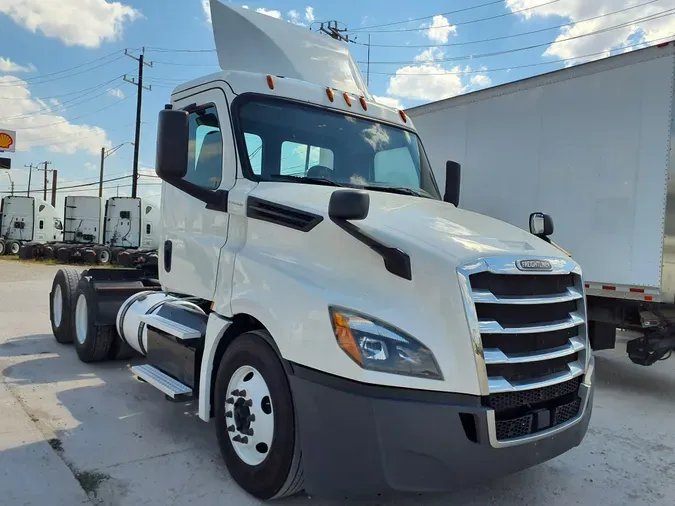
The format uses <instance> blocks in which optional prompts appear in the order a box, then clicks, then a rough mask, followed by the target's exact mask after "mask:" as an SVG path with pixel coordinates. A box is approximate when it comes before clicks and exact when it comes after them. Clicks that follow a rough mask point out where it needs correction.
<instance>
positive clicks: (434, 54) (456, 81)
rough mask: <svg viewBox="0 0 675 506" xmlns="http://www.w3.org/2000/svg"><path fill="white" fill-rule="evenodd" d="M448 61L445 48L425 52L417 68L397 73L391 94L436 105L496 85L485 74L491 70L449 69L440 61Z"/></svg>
mask: <svg viewBox="0 0 675 506" xmlns="http://www.w3.org/2000/svg"><path fill="white" fill-rule="evenodd" d="M444 57H445V54H444V53H443V50H442V49H441V48H438V47H430V48H428V49H425V50H424V51H422V52H421V53H419V54H418V55H417V56H416V57H415V62H417V64H414V65H406V66H405V67H401V68H399V69H397V70H396V75H394V76H392V77H391V78H390V79H389V86H388V88H387V94H388V95H389V96H391V97H397V98H406V99H411V100H424V101H434V100H442V99H444V98H450V97H454V96H456V95H461V94H462V93H466V92H468V91H472V90H475V89H478V88H482V87H485V86H489V85H490V84H492V81H491V80H490V78H489V77H488V76H487V75H486V74H483V73H481V72H482V71H485V70H487V68H485V67H481V68H478V69H472V68H471V67H470V66H468V65H467V66H466V67H460V66H459V65H456V66H454V67H451V68H447V67H446V66H445V65H444V64H443V63H442V62H441V61H440V60H442V59H443V58H444ZM476 71H478V73H476Z"/></svg>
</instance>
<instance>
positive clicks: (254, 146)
mask: <svg viewBox="0 0 675 506" xmlns="http://www.w3.org/2000/svg"><path fill="white" fill-rule="evenodd" d="M244 140H245V141H246V151H248V153H249V155H248V159H249V160H250V161H251V169H252V170H253V173H254V174H255V175H257V176H259V175H260V174H262V157H263V153H262V151H263V145H262V139H261V138H260V136H259V135H256V134H250V133H245V134H244Z"/></svg>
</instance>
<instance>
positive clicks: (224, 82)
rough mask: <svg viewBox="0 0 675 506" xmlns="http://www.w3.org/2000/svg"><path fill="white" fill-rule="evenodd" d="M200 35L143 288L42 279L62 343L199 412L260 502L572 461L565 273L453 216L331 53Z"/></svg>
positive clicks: (259, 21) (179, 95) (288, 43)
mask: <svg viewBox="0 0 675 506" xmlns="http://www.w3.org/2000/svg"><path fill="white" fill-rule="evenodd" d="M211 11H212V19H213V28H214V34H215V39H216V47H217V50H218V56H219V59H220V62H221V67H223V69H225V70H223V71H222V72H219V73H216V74H212V75H210V76H206V77H204V78H202V79H198V80H196V81H193V82H190V83H187V84H185V85H183V86H180V87H179V88H177V89H176V90H175V91H174V93H173V94H172V97H171V104H168V105H167V106H166V108H165V110H163V111H161V112H160V118H159V128H158V138H157V161H156V170H157V174H158V175H159V176H160V177H161V178H162V180H163V189H162V205H161V229H160V230H161V234H162V238H161V241H160V254H159V268H158V272H157V278H156V279H153V276H151V275H149V274H148V273H141V274H138V275H137V276H136V277H134V276H133V275H131V274H129V273H128V272H123V273H118V274H116V273H115V271H114V270H113V269H107V270H106V272H99V271H97V270H95V269H93V270H89V271H88V272H86V273H85V274H84V275H83V276H81V278H80V279H79V281H77V286H75V287H73V285H72V281H68V280H67V279H66V278H67V277H68V276H67V275H66V274H62V275H61V277H60V278H59V277H58V276H59V274H57V278H58V279H57V278H55V281H54V288H53V289H52V292H51V294H50V296H51V298H52V299H53V300H55V302H53V304H52V313H53V315H52V326H53V329H54V332H55V336H56V337H57V339H60V340H62V341H68V339H70V340H71V341H72V342H74V344H75V346H76V349H77V351H78V355H79V356H80V358H81V359H82V360H85V361H98V360H104V359H106V358H109V357H110V355H109V349H111V347H113V346H114V344H113V343H114V342H118V341H116V340H115V339H119V340H121V342H123V343H124V345H125V346H129V347H131V348H133V349H134V350H136V352H138V353H140V354H141V355H143V356H145V357H146V360H147V363H146V364H144V365H140V366H134V368H133V370H134V372H135V373H136V374H137V375H138V376H139V377H141V378H143V379H144V380H145V381H147V382H148V383H150V384H151V385H153V386H155V387H156V388H158V389H159V390H160V391H162V392H163V393H164V394H166V395H167V396H169V397H170V398H171V399H173V400H182V399H193V398H196V399H198V414H199V417H200V418H201V419H203V420H204V421H208V420H210V419H211V418H215V426H216V433H217V436H218V442H219V445H220V449H221V452H222V454H223V457H224V459H225V462H226V464H227V466H228V469H229V471H230V473H231V474H232V477H233V478H234V480H235V481H236V482H237V483H238V484H239V485H240V486H241V487H243V488H244V489H245V490H246V491H248V492H249V493H250V494H252V495H254V496H255V497H258V498H260V499H271V498H278V497H283V496H286V495H291V494H294V493H296V492H298V491H300V490H303V489H304V490H306V491H308V492H309V493H312V494H315V493H316V494H323V495H338V496H339V495H343V494H349V493H359V494H360V493H365V494H370V493H379V492H383V491H388V490H400V491H438V490H448V489H453V488H456V487H458V486H460V485H466V484H467V483H475V482H478V481H482V480H485V479H488V478H492V477H497V476H503V475H505V474H508V473H511V472H515V471H518V470H521V469H524V468H527V467H530V466H532V465H535V464H537V463H540V462H543V461H545V460H548V459H550V458H553V457H555V456H557V455H559V454H561V453H563V452H565V451H567V450H569V449H570V448H572V447H574V446H576V445H578V444H580V442H581V441H582V439H583V437H584V434H585V433H586V429H587V426H588V423H589V420H590V416H591V409H592V397H593V370H594V365H593V358H592V356H591V353H590V349H589V347H588V340H587V336H586V329H585V299H584V288H583V286H584V285H583V281H582V273H581V269H580V268H579V266H578V265H577V264H576V263H575V262H574V260H572V259H571V258H569V257H568V256H567V255H565V254H564V253H563V252H561V251H560V250H559V249H557V248H555V247H554V246H553V245H551V244H549V243H547V242H546V241H543V240H541V239H540V238H538V237H535V236H534V235H532V234H529V233H527V232H525V231H524V230H521V229H519V228H517V227H514V226H511V225H507V224H505V223H503V222H500V221H498V220H495V219H492V218H488V217H485V216H482V215H479V214H476V213H471V212H467V211H462V210H460V209H458V208H457V201H458V195H459V181H460V177H459V167H458V166H457V165H456V164H452V163H449V164H448V167H447V177H446V184H445V188H444V189H443V191H441V189H440V188H439V187H438V185H437V184H436V181H435V178H434V176H433V173H432V170H431V167H430V166H429V162H428V160H427V157H426V155H425V152H424V148H423V144H422V140H421V139H420V138H419V137H418V135H417V133H416V131H415V128H414V125H413V124H412V121H411V120H410V118H408V117H407V115H406V114H405V113H403V112H402V111H397V110H394V109H391V108H388V107H384V106H382V105H379V104H377V103H376V102H375V101H374V100H373V98H372V96H371V95H370V93H369V92H368V90H367V88H366V86H365V84H364V83H363V79H362V78H361V75H360V73H359V71H358V68H357V66H356V64H355V63H354V61H353V60H352V58H351V56H350V54H349V52H348V50H347V48H346V46H344V45H342V44H340V43H338V42H336V41H334V40H332V39H330V38H328V37H324V36H321V35H318V34H315V33H312V32H309V31H307V30H302V29H300V28H298V27H295V26H292V25H290V24H288V23H283V22H280V21H278V20H274V19H271V18H269V17H266V16H263V15H260V14H258V13H255V12H251V11H249V10H247V9H240V8H236V7H231V6H227V5H224V4H222V3H220V2H218V1H217V0H212V1H211ZM115 276H119V279H118V280H115ZM64 280H65V281H64ZM69 283H71V284H69ZM115 283H118V285H115ZM115 286H119V290H118V291H116V290H115ZM134 287H136V288H134ZM64 291H66V292H68V293H71V291H72V294H73V295H72V298H68V297H67V296H63V295H59V296H58V297H57V293H58V294H63V292H64ZM134 291H136V293H133V292H134ZM59 304H62V306H61V307H65V305H68V307H71V308H72V313H69V312H68V311H64V312H63V313H62V314H63V315H64V316H63V317H62V318H61V319H59V320H58V321H59V324H58V325H55V320H56V319H57V318H56V317H55V316H54V314H55V313H57V311H56V310H54V307H58V305H59ZM68 314H72V321H69V320H67V318H68V316H67V315H68ZM102 328H104V329H106V330H105V331H101V329H102ZM111 336H114V337H111ZM101 343H103V344H101Z"/></svg>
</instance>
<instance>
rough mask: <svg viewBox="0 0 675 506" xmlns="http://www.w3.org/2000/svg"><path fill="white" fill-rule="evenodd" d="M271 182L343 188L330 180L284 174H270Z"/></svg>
mask: <svg viewBox="0 0 675 506" xmlns="http://www.w3.org/2000/svg"><path fill="white" fill-rule="evenodd" d="M270 179H272V180H279V181H293V182H296V183H309V184H321V185H325V186H344V185H341V184H340V183H336V182H335V181H333V180H332V179H328V178H325V177H307V176H288V175H284V174H272V175H271V176H270Z"/></svg>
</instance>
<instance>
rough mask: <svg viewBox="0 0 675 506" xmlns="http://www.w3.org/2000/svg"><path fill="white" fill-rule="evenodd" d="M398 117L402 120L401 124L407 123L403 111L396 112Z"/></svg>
mask: <svg viewBox="0 0 675 506" xmlns="http://www.w3.org/2000/svg"><path fill="white" fill-rule="evenodd" d="M398 115H399V116H401V119H402V120H403V123H407V122H408V116H407V115H406V113H404V112H403V111H401V110H399V111H398Z"/></svg>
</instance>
